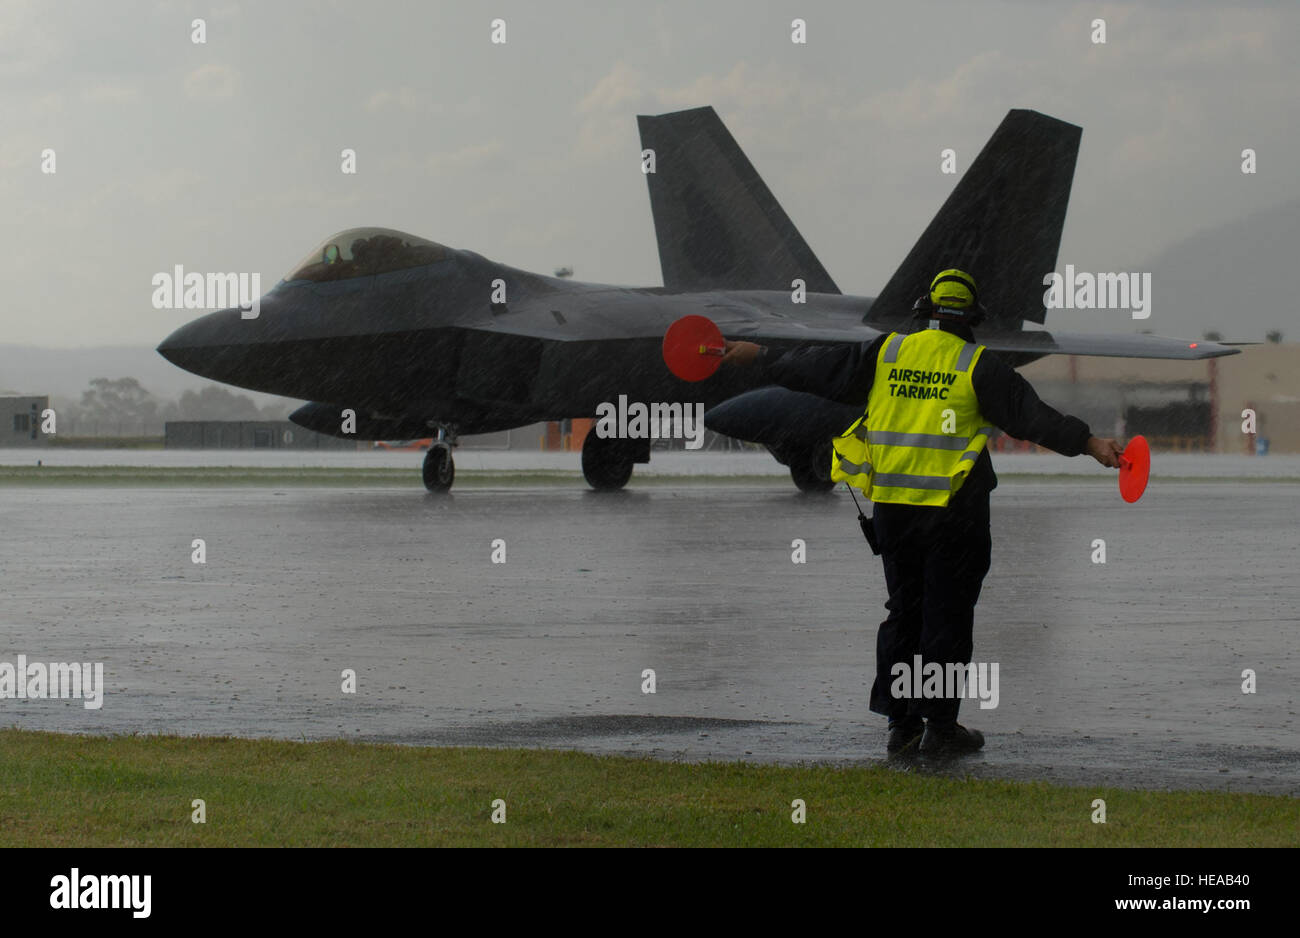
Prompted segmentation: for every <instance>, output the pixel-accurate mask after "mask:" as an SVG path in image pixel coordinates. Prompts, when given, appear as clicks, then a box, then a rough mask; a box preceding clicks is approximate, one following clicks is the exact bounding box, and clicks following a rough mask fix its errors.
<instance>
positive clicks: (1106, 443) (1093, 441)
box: [1088, 436, 1124, 469]
mask: <svg viewBox="0 0 1300 938" xmlns="http://www.w3.org/2000/svg"><path fill="white" fill-rule="evenodd" d="M1123 452H1124V448H1123V447H1122V446H1120V445H1119V440H1109V439H1107V440H1103V439H1101V438H1099V437H1095V436H1090V437H1088V455H1089V456H1091V457H1092V458H1093V459H1095V460H1097V462H1099V463H1101V464H1102V465H1103V466H1106V467H1107V468H1110V469H1118V468H1119V457H1120V454H1121V453H1123Z"/></svg>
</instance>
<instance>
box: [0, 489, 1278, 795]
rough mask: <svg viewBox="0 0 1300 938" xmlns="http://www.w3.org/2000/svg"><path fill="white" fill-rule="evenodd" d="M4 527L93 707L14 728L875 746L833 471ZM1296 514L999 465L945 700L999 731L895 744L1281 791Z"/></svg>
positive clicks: (49, 513)
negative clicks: (995, 668)
mask: <svg viewBox="0 0 1300 938" xmlns="http://www.w3.org/2000/svg"><path fill="white" fill-rule="evenodd" d="M0 523H3V530H4V534H5V537H4V539H3V542H2V545H0V574H2V576H0V583H3V586H2V587H0V597H2V602H0V661H8V662H14V661H15V660H16V656H17V655H19V654H25V655H26V656H27V658H28V660H29V661H37V660H40V661H102V662H103V663H104V672H105V684H106V690H105V696H104V704H103V707H102V709H98V710H89V709H85V708H84V707H83V706H82V703H81V702H80V701H76V700H31V699H26V700H16V699H0V721H2V722H3V723H4V724H5V725H16V726H20V727H24V728H30V729H50V730H60V731H79V732H81V731H88V732H141V733H179V734H235V735H244V736H270V737H280V738H290V739H299V738H302V739H321V738H329V737H346V738H350V739H367V740H385V741H395V742H401V743H412V744H453V745H495V746H530V747H556V748H572V749H581V750H586V751H591V752H607V753H637V754H644V755H653V756H655V757H660V758H666V759H680V760H704V759H719V760H733V759H734V760H746V761H760V762H778V763H792V762H802V761H809V762H824V763H834V764H869V763H874V762H878V761H882V760H883V756H884V740H885V731H884V721H883V720H882V719H881V718H880V717H877V716H876V715H874V714H872V713H870V712H868V710H867V700H868V691H869V688H870V681H871V673H872V669H873V662H874V636H875V628H876V625H877V624H878V623H879V621H880V619H881V618H882V617H883V615H884V607H883V603H884V598H885V596H884V586H883V579H882V576H881V573H880V568H879V561H878V559H876V558H873V557H871V555H870V554H869V552H868V550H867V547H866V545H865V543H864V542H863V540H862V536H861V533H860V532H859V530H858V527H857V524H856V520H855V512H854V509H853V505H852V503H851V502H850V500H849V497H848V495H847V494H845V493H837V494H836V495H834V496H832V497H829V498H815V497H814V498H809V497H805V496H799V495H798V494H796V493H794V492H793V491H792V490H791V488H790V487H789V484H788V482H782V481H779V480H774V481H773V483H772V484H766V483H763V484H749V485H736V484H718V483H714V484H701V485H692V486H683V487H680V488H678V487H673V488H671V489H670V488H667V487H665V486H662V485H660V486H655V487H653V488H651V489H649V490H640V491H638V490H635V489H633V490H629V491H626V492H622V493H614V494H597V493H593V492H589V491H586V490H584V488H583V487H582V486H581V484H580V483H575V485H574V486H573V488H571V489H570V488H566V487H563V486H561V487H545V488H536V489H528V488H519V487H509V488H502V489H499V490H498V489H488V488H476V489H472V490H464V491H461V492H458V493H455V494H453V495H452V496H451V497H449V498H439V497H436V496H430V495H426V494H424V493H423V491H422V490H421V489H419V488H418V483H417V484H413V485H412V486H411V487H408V488H392V489H389V488H368V489H364V490H348V489H325V490H322V489H315V488H311V489H309V488H292V487H289V488H284V489H270V488H267V489H262V488H251V489H250V488H243V489H217V488H193V489H177V488H171V487H169V488H167V489H163V490H150V489H140V488H113V487H102V488H84V489H83V488H63V487H59V488H44V487H34V488H8V489H6V491H5V493H4V499H3V502H0ZM1298 532H1300V485H1295V484H1291V483H1285V482H1259V483H1241V482H1216V483H1191V482H1171V481H1161V482H1160V483H1159V484H1155V483H1153V485H1152V488H1151V490H1150V491H1148V493H1147V495H1146V497H1145V498H1144V499H1143V500H1142V501H1141V502H1139V503H1138V504H1137V505H1133V506H1130V505H1126V504H1125V503H1123V502H1122V501H1121V500H1120V499H1119V497H1118V494H1117V493H1116V491H1115V489H1114V486H1113V482H1111V483H1110V484H1105V483H1102V482H1093V481H1056V482H1046V481H1043V482H1037V481H1020V480H1017V481H1014V482H1004V484H1003V485H1002V486H1001V487H1000V488H999V489H998V490H997V491H996V492H995V493H994V496H993V533H994V559H993V568H992V570H991V572H990V574H989V577H988V579H987V580H986V581H985V586H984V593H983V597H982V599H981V602H980V605H979V609H978V611H977V617H976V642H975V659H976V661H980V662H996V663H998V665H999V674H1000V686H999V700H998V706H997V707H996V708H993V709H980V708H979V706H978V701H974V700H968V701H966V702H965V703H964V704H963V709H962V721H963V722H964V723H965V724H967V725H969V726H973V727H976V728H979V729H981V730H983V731H984V733H985V734H986V736H987V740H988V742H987V746H986V748H985V750H984V751H983V752H981V753H978V754H976V755H974V756H970V757H965V758H963V759H961V760H959V761H958V762H956V763H949V764H946V765H935V764H931V763H927V762H921V763H918V764H913V765H910V766H904V768H905V769H908V770H919V771H941V772H954V773H959V774H960V773H968V774H970V775H974V776H980V777H999V778H1034V779H1043V780H1048V781H1054V782H1062V783H1079V784H1090V785H1092V784H1096V785H1101V784H1106V785H1117V786H1123V787H1134V788H1212V789H1222V790H1232V791H1264V792H1276V793H1283V794H1290V795H1300V721H1298V720H1297V709H1300V708H1298V706H1297V693H1298V691H1297V687H1296V676H1297V673H1300V626H1298V622H1300V612H1297V609H1298V608H1300V586H1297V578H1296V572H1297V570H1300V533H1298ZM194 538H203V539H204V540H205V542H206V551H207V558H206V559H207V562H206V564H204V565H196V564H193V563H192V562H191V550H192V548H191V542H192V540H193V539H194ZM796 538H799V539H803V540H804V541H806V545H807V548H806V549H807V562H806V563H804V564H795V563H792V561H791V554H792V541H793V540H794V539H796ZM496 539H502V540H504V542H505V560H506V562H505V563H504V564H501V563H493V562H492V555H493V551H494V545H493V541H494V540H496ZM1096 539H1104V540H1105V543H1106V554H1107V556H1106V561H1107V562H1106V563H1104V564H1100V563H1094V562H1093V560H1092V557H1093V555H1094V553H1095V546H1094V541H1095V540H1096ZM498 547H499V545H498ZM498 556H499V554H498ZM344 669H355V671H356V675H357V692H356V693H355V694H345V693H343V692H342V691H341V683H342V681H341V672H342V671H343V670H344ZM646 669H653V670H654V673H655V683H656V687H655V693H653V694H646V693H643V692H642V687H643V681H644V678H643V672H644V671H645V670H646ZM1246 669H1252V670H1254V671H1255V672H1256V674H1257V685H1258V686H1257V692H1256V693H1254V694H1246V693H1243V692H1242V681H1243V678H1242V672H1243V671H1244V670H1246Z"/></svg>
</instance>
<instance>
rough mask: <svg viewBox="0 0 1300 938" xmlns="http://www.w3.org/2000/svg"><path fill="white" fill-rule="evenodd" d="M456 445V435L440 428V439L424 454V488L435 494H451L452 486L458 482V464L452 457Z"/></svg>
mask: <svg viewBox="0 0 1300 938" xmlns="http://www.w3.org/2000/svg"><path fill="white" fill-rule="evenodd" d="M455 445H456V437H455V434H453V433H451V432H449V431H448V430H447V429H446V428H445V427H439V428H438V438H437V439H436V440H434V442H433V445H432V446H430V447H429V451H428V452H427V453H425V454H424V472H423V474H424V487H425V488H426V489H428V490H429V491H430V492H433V493H434V494H437V495H441V494H443V493H445V492H450V491H451V484H452V482H454V481H455V480H456V462H455V460H454V459H452V455H451V448H452V447H453V446H455Z"/></svg>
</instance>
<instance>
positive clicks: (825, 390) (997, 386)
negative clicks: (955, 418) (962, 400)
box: [759, 322, 1092, 492]
mask: <svg viewBox="0 0 1300 938" xmlns="http://www.w3.org/2000/svg"><path fill="white" fill-rule="evenodd" d="M940 328H941V329H943V331H945V332H951V333H952V334H954V335H956V336H960V337H961V338H963V339H965V340H966V341H967V342H974V341H975V336H974V334H973V333H972V332H971V330H970V328H969V327H967V326H966V325H964V324H962V323H956V322H942V323H941V324H940ZM887 338H888V334H884V335H881V336H878V337H877V338H876V339H874V340H872V341H871V342H863V343H862V344H861V345H841V346H806V347H803V348H797V349H793V350H791V351H789V352H786V353H784V354H773V352H772V350H771V349H767V348H764V349H763V351H762V352H761V353H760V356H759V364H760V366H761V367H762V369H763V373H764V377H765V378H766V379H767V380H768V381H770V382H772V383H773V384H779V385H781V386H782V387H786V388H789V389H790V390H792V391H806V392H808V393H809V394H816V395H817V396H818V397H824V398H827V399H828V400H832V401H838V402H840V403H841V404H853V405H860V406H862V407H866V404H867V397H868V395H869V394H870V393H871V385H872V383H873V382H874V380H875V377H876V362H877V360H878V359H879V357H880V347H881V345H882V344H883V343H884V342H885V340H886V339H887ZM971 384H972V386H973V387H974V389H975V397H976V399H977V400H978V401H979V407H980V412H981V413H982V414H983V415H984V416H985V417H987V418H988V420H989V421H990V422H991V423H992V424H993V425H994V426H996V427H999V428H1001V429H1002V430H1003V431H1004V432H1006V433H1008V434H1009V435H1011V436H1013V437H1015V438H1016V439H1019V440H1029V441H1031V442H1033V443H1037V444H1038V445H1040V446H1046V447H1047V448H1048V449H1051V450H1055V451H1056V452H1058V453H1060V454H1062V455H1063V456H1078V455H1080V454H1081V453H1083V452H1085V451H1086V450H1087V448H1088V438H1089V437H1091V436H1092V431H1091V430H1089V429H1088V425H1087V424H1086V423H1084V422H1083V421H1082V420H1080V419H1079V418H1078V417H1071V416H1067V415H1065V414H1062V413H1061V412H1060V411H1058V410H1056V409H1055V408H1052V407H1050V406H1048V405H1047V404H1044V403H1043V402H1042V400H1040V399H1039V397H1038V395H1037V393H1035V392H1034V389H1033V387H1032V386H1031V385H1030V383H1029V382H1028V381H1026V380H1025V379H1024V378H1023V377H1021V376H1020V374H1019V373H1018V372H1017V371H1016V370H1015V369H1014V368H1012V367H1011V366H1010V365H1008V364H1007V363H1006V362H1005V361H1003V360H1002V359H1001V358H999V357H998V356H997V354H996V353H995V352H993V351H992V350H991V349H985V350H984V353H983V354H982V355H980V357H979V361H978V362H976V363H975V368H974V370H973V371H972V372H971ZM997 484H998V480H997V476H996V475H995V474H994V473H993V460H992V459H991V458H990V457H989V451H988V449H987V448H985V449H984V451H983V452H981V453H980V455H979V458H978V459H977V460H976V461H975V465H974V467H972V469H971V473H970V477H969V478H968V479H967V480H966V484H965V485H964V486H963V488H973V489H976V490H983V491H985V492H988V491H991V490H992V489H994V488H995V487H996V486H997Z"/></svg>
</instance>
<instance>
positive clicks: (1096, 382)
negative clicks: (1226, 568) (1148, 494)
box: [1021, 342, 1300, 453]
mask: <svg viewBox="0 0 1300 938" xmlns="http://www.w3.org/2000/svg"><path fill="white" fill-rule="evenodd" d="M1021 373H1022V374H1023V375H1024V376H1025V377H1026V378H1027V379H1029V382H1030V383H1031V384H1032V385H1033V386H1034V388H1035V389H1036V390H1037V391H1038V393H1039V395H1040V396H1041V397H1042V398H1043V400H1045V401H1047V403H1049V404H1051V405H1052V406H1053V407H1056V408H1057V409H1058V410H1063V411H1065V412H1067V413H1073V414H1076V415H1078V416H1079V417H1081V418H1083V419H1084V420H1085V421H1087V423H1088V424H1089V426H1091V427H1092V429H1093V432H1094V433H1096V434H1097V435H1099V436H1115V437H1129V436H1133V435H1135V434H1138V433H1140V434H1142V435H1144V436H1146V437H1147V439H1148V440H1149V441H1150V443H1151V445H1152V446H1153V447H1154V448H1156V449H1161V450H1182V451H1195V452H1207V453H1256V452H1258V453H1266V452H1273V453H1296V452H1300V345H1297V344H1295V343H1288V344H1281V343H1271V342H1269V343H1261V344H1259V345H1250V346H1246V347H1243V348H1242V351H1241V354H1240V355H1229V356H1226V357H1223V358H1211V359H1204V360H1200V361H1169V360H1157V359H1137V358H1104V357H1099V356H1082V355H1079V356H1076V355H1053V356H1049V357H1047V358H1044V359H1041V360H1039V361H1036V362H1033V363H1031V364H1029V365H1026V366H1025V367H1024V368H1023V369H1021ZM1248 412H1249V413H1253V414H1254V426H1255V432H1254V433H1250V432H1247V431H1246V429H1245V424H1246V419H1245V418H1246V415H1247V413H1248Z"/></svg>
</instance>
